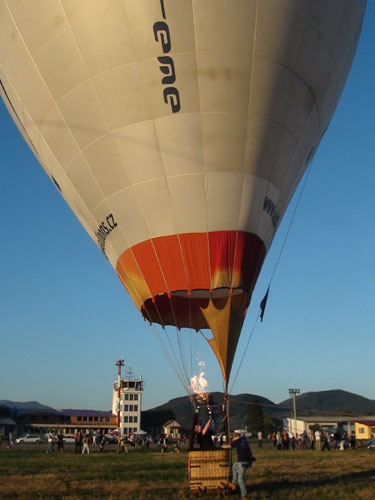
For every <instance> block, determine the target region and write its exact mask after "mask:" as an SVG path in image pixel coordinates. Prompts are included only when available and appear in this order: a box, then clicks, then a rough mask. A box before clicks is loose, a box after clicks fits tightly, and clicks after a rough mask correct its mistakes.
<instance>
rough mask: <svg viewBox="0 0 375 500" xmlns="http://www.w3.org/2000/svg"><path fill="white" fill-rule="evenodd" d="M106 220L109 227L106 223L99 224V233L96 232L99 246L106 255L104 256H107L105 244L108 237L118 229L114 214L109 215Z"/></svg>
mask: <svg viewBox="0 0 375 500" xmlns="http://www.w3.org/2000/svg"><path fill="white" fill-rule="evenodd" d="M105 220H106V223H107V224H108V226H109V227H107V226H106V224H105V223H104V222H101V223H100V224H99V227H98V229H97V231H96V232H95V236H96V239H97V240H98V245H99V247H100V249H101V251H102V252H103V253H104V255H106V253H105V242H106V239H107V236H108V235H109V234H110V233H111V232H112V231H113V229H115V228H116V227H117V222H116V221H115V218H114V216H113V214H109V215H107V217H106V219H105Z"/></svg>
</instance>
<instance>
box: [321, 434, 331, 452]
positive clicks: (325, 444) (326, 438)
mask: <svg viewBox="0 0 375 500" xmlns="http://www.w3.org/2000/svg"><path fill="white" fill-rule="evenodd" d="M322 441H323V446H322V451H324V450H328V451H329V434H328V432H327V431H323V434H322Z"/></svg>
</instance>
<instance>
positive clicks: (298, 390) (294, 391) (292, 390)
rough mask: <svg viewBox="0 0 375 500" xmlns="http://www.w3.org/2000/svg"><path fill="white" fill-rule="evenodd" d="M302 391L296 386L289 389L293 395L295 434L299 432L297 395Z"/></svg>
mask: <svg viewBox="0 0 375 500" xmlns="http://www.w3.org/2000/svg"><path fill="white" fill-rule="evenodd" d="M300 392H301V391H300V389H297V388H296V387H292V388H291V389H289V394H290V395H291V396H292V400H293V418H294V433H293V434H294V436H295V435H296V433H297V405H296V395H297V394H299V393H300Z"/></svg>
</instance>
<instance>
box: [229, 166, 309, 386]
mask: <svg viewBox="0 0 375 500" xmlns="http://www.w3.org/2000/svg"><path fill="white" fill-rule="evenodd" d="M313 161H314V157H313V159H312V160H311V163H310V165H309V166H308V167H307V169H306V176H305V180H304V182H303V184H302V189H301V192H300V194H299V197H298V199H297V203H296V206H295V208H294V211H293V214H292V218H291V220H290V223H289V226H288V230H287V232H286V235H285V238H284V241H283V244H282V245H281V249H280V252H279V256H278V258H277V260H276V264H275V267H274V269H273V272H272V274H271V278H270V280H269V283H268V289H269V288H270V286H271V283H272V281H273V278H274V276H275V274H276V270H277V267H278V265H279V263H280V260H281V255H282V254H283V252H284V248H285V246H286V242H287V239H288V237H289V233H290V231H291V229H292V225H293V222H294V219H295V217H296V214H297V210H298V208H299V205H300V202H301V198H302V195H303V193H304V191H305V187H306V184H307V180H308V178H309V176H310V172H311V169H312V164H313ZM260 313H261V311H259V312H258V315H257V317H256V319H255V322H254V325H253V328H252V330H251V332H250V335H249V339H248V341H247V344H246V347H245V349H244V352H243V354H242V358H241V361H240V364H239V366H238V369H237V372H236V375H235V377H234V380H233V382H232V385H231V389H230V392H232V391H233V386H234V384H235V382H236V380H237V377H238V374H239V371H240V369H241V367H242V363H243V360H244V358H245V355H246V352H247V349H248V347H249V344H250V341H251V339H252V338H253V335H254V331H255V327H256V325H257V323H258V319H259V317H260Z"/></svg>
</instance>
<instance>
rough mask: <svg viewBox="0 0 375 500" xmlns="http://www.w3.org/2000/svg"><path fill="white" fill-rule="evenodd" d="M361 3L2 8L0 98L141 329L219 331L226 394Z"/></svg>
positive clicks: (354, 34)
mask: <svg viewBox="0 0 375 500" xmlns="http://www.w3.org/2000/svg"><path fill="white" fill-rule="evenodd" d="M365 4H366V2H365V1H362V0H346V1H338V0H337V1H336V0H330V1H329V2H327V1H325V0H258V1H256V0H97V1H76V0H48V2H43V1H35V0H33V1H31V0H29V1H17V0H12V1H10V0H3V1H1V3H0V78H1V87H0V89H1V90H0V92H1V95H2V97H3V99H4V101H5V104H6V105H7V107H8V109H9V111H10V113H11V115H12V116H13V118H14V120H15V122H16V124H17V125H18V127H19V129H20V132H21V133H22V135H23V136H24V138H25V140H26V141H27V142H28V144H29V145H30V147H31V148H32V150H33V151H34V153H35V155H36V157H37V158H38V160H39V161H40V163H41V164H42V166H43V167H44V169H45V170H46V172H47V174H48V175H49V176H50V178H51V179H52V180H53V182H54V183H55V185H56V186H57V188H58V189H59V191H60V193H61V195H62V196H63V197H64V198H65V200H66V201H67V203H68V204H69V206H70V207H71V209H72V210H73V211H74V213H75V214H76V216H77V217H78V218H79V220H80V221H81V223H82V225H83V226H84V227H85V229H86V231H87V232H88V233H89V234H90V236H91V237H92V238H93V240H94V241H95V242H96V243H97V244H98V246H99V247H100V248H101V250H102V251H103V253H104V254H105V255H106V257H107V258H108V260H109V261H110V263H111V264H112V266H113V267H114V268H115V269H116V270H117V273H118V275H119V277H120V279H121V281H122V282H123V284H124V286H125V287H126V289H127V290H128V292H129V294H130V296H131V297H132V299H133V301H134V302H135V304H136V306H137V307H138V309H139V310H140V311H141V312H142V314H143V316H144V317H145V318H146V319H147V320H148V321H150V322H157V323H160V324H161V325H163V326H165V325H171V324H172V325H175V326H177V327H178V328H182V327H190V328H195V329H201V328H210V329H211V330H212V333H213V338H212V340H209V342H210V344H211V347H212V348H213V350H214V352H215V355H216V357H217V359H218V362H219V364H220V367H221V370H222V374H223V377H224V380H225V382H226V383H227V382H228V379H229V375H230V370H231V366H232V361H233V357H234V353H235V349H236V345H237V342H238V337H239V335H240V331H241V327H242V323H243V321H244V317H245V314H246V311H247V308H248V305H249V303H250V298H251V294H252V291H253V288H254V286H255V283H256V280H257V277H258V274H259V272H260V269H261V266H262V263H263V260H264V258H265V256H266V254H267V251H268V249H269V247H270V244H271V242H272V239H273V237H274V235H275V231H276V229H277V227H278V225H279V223H280V220H281V218H282V216H283V214H284V212H285V209H286V207H287V205H288V202H289V200H290V198H291V197H292V195H293V192H294V190H295V188H296V186H297V184H298V181H299V180H300V178H301V176H302V175H303V173H304V171H305V169H306V167H307V166H308V164H309V162H310V160H311V158H312V156H313V154H314V153H315V151H316V149H317V147H318V145H319V142H320V140H321V138H322V136H323V134H324V132H325V130H326V128H327V126H328V124H329V122H330V119H331V117H332V114H333V112H334V110H335V107H336V104H337V102H338V99H339V97H340V94H341V92H342V89H343V86H344V84H345V81H346V78H347V75H348V72H349V70H350V67H351V63H352V60H353V56H354V53H355V50H356V46H357V42H358V38H359V34H360V30H361V25H362V20H363V16H364V10H365Z"/></svg>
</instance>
